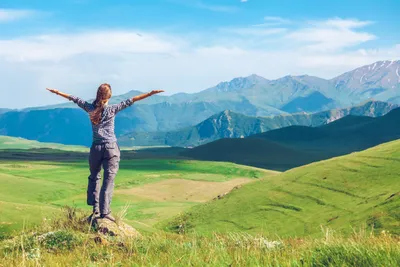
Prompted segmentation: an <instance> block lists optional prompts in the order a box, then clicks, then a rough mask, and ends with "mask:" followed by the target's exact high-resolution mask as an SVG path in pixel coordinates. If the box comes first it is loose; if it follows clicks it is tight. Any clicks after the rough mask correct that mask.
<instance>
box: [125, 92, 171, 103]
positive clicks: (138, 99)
mask: <svg viewBox="0 0 400 267" xmlns="http://www.w3.org/2000/svg"><path fill="white" fill-rule="evenodd" d="M162 92H164V91H163V90H153V91H151V92H149V93H146V94H141V95H137V96H134V97H132V102H136V101H140V100H143V99H145V98H148V97H149V96H152V95H155V94H159V93H162Z"/></svg>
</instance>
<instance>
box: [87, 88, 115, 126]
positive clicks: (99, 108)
mask: <svg viewBox="0 0 400 267" xmlns="http://www.w3.org/2000/svg"><path fill="white" fill-rule="evenodd" d="M110 98H111V86H110V85H109V84H107V83H104V84H102V85H100V86H99V89H98V90H97V97H96V100H95V101H94V102H93V105H94V106H96V108H95V109H94V110H93V111H92V112H90V115H89V116H90V120H91V122H92V123H93V124H94V125H97V124H99V123H100V121H101V116H102V115H103V111H104V106H105V105H106V103H107V101H108V100H109V99H110Z"/></svg>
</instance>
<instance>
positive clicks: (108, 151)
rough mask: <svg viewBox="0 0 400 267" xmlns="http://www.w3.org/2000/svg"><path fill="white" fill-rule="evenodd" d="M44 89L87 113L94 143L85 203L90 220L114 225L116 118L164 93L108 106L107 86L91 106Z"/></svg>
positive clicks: (155, 91) (118, 151) (109, 96)
mask: <svg viewBox="0 0 400 267" xmlns="http://www.w3.org/2000/svg"><path fill="white" fill-rule="evenodd" d="M46 89H47V90H49V91H50V92H52V93H54V94H57V95H59V96H62V97H64V98H66V99H68V100H70V101H73V102H74V103H75V104H77V105H78V106H79V107H81V108H82V109H83V110H85V111H86V112H87V113H89V117H90V121H91V123H92V132H93V143H92V146H91V148H90V155H89V166H90V176H89V183H88V189H87V204H88V205H90V206H93V213H92V215H91V216H90V217H89V220H90V221H92V220H93V219H94V218H96V217H101V218H106V219H109V220H111V221H113V222H115V219H114V217H112V216H111V209H110V204H111V199H112V194H113V191H114V179H115V176H116V174H117V172H118V169H119V161H120V155H121V151H120V149H119V146H118V144H117V138H116V136H115V133H114V128H115V127H114V119H115V115H116V114H117V113H118V112H120V111H121V110H123V109H125V108H127V107H129V106H131V105H132V104H133V103H135V102H136V101H139V100H142V99H145V98H147V97H149V96H152V95H155V94H158V93H161V92H164V91H162V90H153V91H151V92H150V93H146V94H142V95H138V96H135V97H133V98H131V99H127V100H125V101H122V102H121V103H119V104H115V105H108V100H109V99H110V98H111V96H112V91H111V86H110V85H109V84H107V83H104V84H102V85H100V86H99V88H98V90H97V97H96V100H95V101H94V102H93V103H89V102H86V101H84V100H82V99H80V98H78V97H75V96H72V95H68V94H65V93H62V92H60V91H58V90H56V89H49V88H46ZM101 166H103V169H104V178H103V185H102V186H101V189H100V179H101V174H100V171H101Z"/></svg>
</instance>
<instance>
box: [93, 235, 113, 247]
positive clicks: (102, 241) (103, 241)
mask: <svg viewBox="0 0 400 267" xmlns="http://www.w3.org/2000/svg"><path fill="white" fill-rule="evenodd" d="M94 242H95V243H97V244H101V245H108V244H109V242H108V241H107V239H105V238H104V237H102V236H100V235H98V236H96V237H95V238H94Z"/></svg>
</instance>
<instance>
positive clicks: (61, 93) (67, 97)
mask: <svg viewBox="0 0 400 267" xmlns="http://www.w3.org/2000/svg"><path fill="white" fill-rule="evenodd" d="M46 90H47V91H50V92H52V93H53V94H56V95H59V96H62V97H64V98H66V99H68V100H71V96H70V95H69V94H66V93H63V92H60V91H58V90H57V89H51V88H46Z"/></svg>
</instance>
